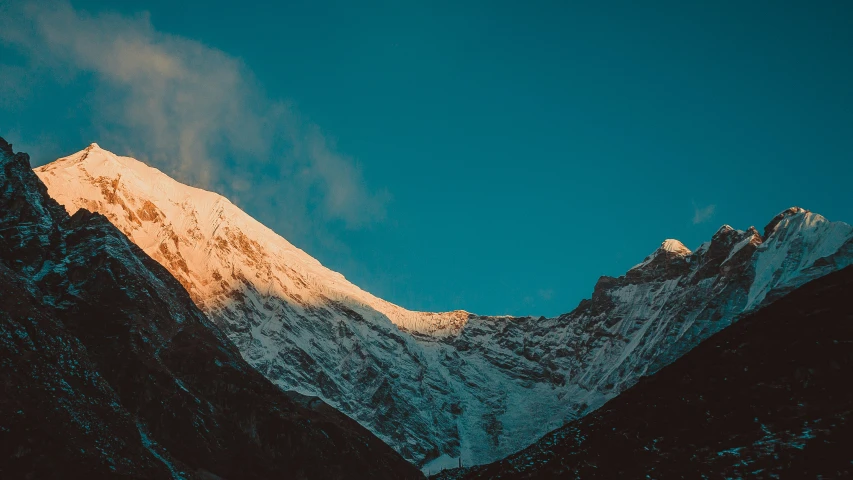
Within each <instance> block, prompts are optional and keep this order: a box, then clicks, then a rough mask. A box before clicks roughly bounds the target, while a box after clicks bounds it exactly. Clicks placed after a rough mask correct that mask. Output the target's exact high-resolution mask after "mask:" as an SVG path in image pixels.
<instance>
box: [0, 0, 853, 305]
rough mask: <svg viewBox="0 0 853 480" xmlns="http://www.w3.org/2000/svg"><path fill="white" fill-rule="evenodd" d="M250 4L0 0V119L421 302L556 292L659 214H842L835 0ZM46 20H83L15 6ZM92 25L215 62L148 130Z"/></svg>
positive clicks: (584, 286)
mask: <svg viewBox="0 0 853 480" xmlns="http://www.w3.org/2000/svg"><path fill="white" fill-rule="evenodd" d="M15 3H17V2H15ZM263 3H264V4H265V6H263V7H253V6H251V5H250V4H251V2H233V1H227V2H226V1H215V0H205V1H191V0H185V1H182V2H176V1H174V0H170V1H162V2H160V1H145V2H142V1H131V0H127V1H121V2H117V1H114V2H104V1H82V0H81V1H74V2H72V3H71V5H70V6H69V5H68V4H61V3H60V4H57V5H59V6H60V8H59V9H58V10H59V11H61V12H65V13H64V14H63V15H66V16H67V18H66V17H62V18H60V19H59V20H56V19H53V20H51V18H52V17H50V15H51V13H50V12H47V11H45V10H43V8H44V7H32V6H31V7H30V8H29V9H28V10H27V9H24V10H20V9H19V8H18V6H17V5H12V4H11V3H8V2H4V1H3V0H0V8H2V9H6V10H7V12H6V13H7V15H6V17H7V19H6V22H9V21H13V22H15V23H14V28H11V27H9V24H8V23H7V24H6V30H5V31H6V32H7V33H0V68H2V69H3V73H2V74H0V81H2V82H3V84H4V85H5V90H6V92H4V95H0V98H2V99H0V135H3V136H4V137H6V138H7V139H8V140H9V141H11V142H12V143H13V144H15V147H16V148H19V149H22V150H28V151H30V152H31V153H32V155H33V157H34V158H33V163H34V165H39V164H43V163H46V162H48V161H51V160H53V159H54V158H56V157H58V156H62V155H66V154H69V153H72V152H74V151H77V150H80V149H82V148H83V147H85V146H86V145H87V144H89V143H91V142H93V141H97V142H98V143H100V145H101V146H102V147H104V148H107V149H109V150H112V151H114V152H115V153H118V154H125V153H134V154H139V156H143V157H144V156H146V155H148V156H150V158H149V160H150V161H151V162H152V163H154V164H155V165H157V166H158V167H159V168H161V169H163V170H164V171H167V173H171V174H173V175H174V176H175V177H177V178H178V179H180V180H184V181H188V182H191V183H196V184H199V183H202V184H203V186H208V185H209V186H210V188H214V189H216V190H218V191H220V193H223V194H226V195H227V196H229V197H232V198H234V199H235V202H236V203H238V204H239V205H241V206H242V207H244V208H245V209H246V210H247V211H248V212H249V213H250V214H252V215H253V216H255V217H256V218H258V219H259V220H261V221H263V222H264V223H266V224H268V225H269V226H271V227H272V228H273V229H275V230H276V231H278V232H279V233H281V234H282V235H283V236H285V237H286V238H288V239H289V240H291V241H292V242H293V243H295V244H296V245H297V246H300V247H302V248H303V249H305V250H306V251H308V253H310V254H311V255H313V256H315V257H316V258H318V259H319V260H320V261H322V262H323V263H324V264H326V265H327V266H329V267H330V268H332V269H335V270H338V271H340V272H342V273H343V274H344V275H345V276H346V277H347V278H349V279H350V280H352V281H353V282H354V283H356V284H358V285H360V286H361V287H363V288H365V289H366V290H369V291H371V292H373V293H374V294H376V295H378V296H380V297H383V298H386V299H388V300H390V301H392V302H395V303H398V304H401V305H403V306H405V307H407V308H411V309H420V310H451V309H456V308H461V309H466V310H469V311H473V312H477V313H483V314H504V313H507V314H535V315H539V314H542V315H555V314H559V313H563V312H566V311H569V310H571V309H572V308H574V307H575V306H576V305H577V303H578V301H579V300H581V299H582V298H584V297H588V296H589V295H590V294H591V292H592V287H593V285H594V284H595V281H596V279H597V278H598V277H599V276H600V275H620V274H622V273H624V272H625V271H626V270H627V269H628V268H630V267H631V266H633V265H635V264H636V263H639V262H640V261H642V259H643V257H645V256H646V255H647V254H648V253H650V252H651V251H652V250H654V249H655V248H656V247H657V246H658V245H659V244H660V242H662V241H663V240H664V239H666V238H677V239H680V240H682V241H683V242H684V243H685V244H686V245H687V246H688V247H689V248H696V247H697V246H698V245H699V244H700V243H701V242H702V241H704V240H707V239H709V238H710V236H711V235H712V234H713V233H714V232H715V231H716V229H717V228H718V227H719V226H720V225H722V224H730V225H732V226H733V227H735V228H740V229H745V228H747V227H749V226H750V225H756V226H757V227H758V228H759V229H761V228H762V227H763V226H764V224H765V223H766V222H767V221H769V220H770V218H771V217H772V216H773V215H775V214H776V213H778V212H779V211H781V210H783V209H785V208H787V207H789V206H792V205H798V206H801V207H804V208H808V209H810V210H812V211H815V212H818V213H821V214H823V215H824V216H826V217H828V218H829V219H831V220H843V221H846V222H848V223H851V222H853V195H851V180H853V2H849V1H838V2H833V1H826V2H798V4H795V3H787V2H758V1H755V2H653V3H654V5H652V4H649V3H648V2H646V3H647V4H646V5H645V6H638V5H636V4H637V3H638V2H493V1H489V2H474V1H470V2H434V1H430V2H409V1H402V2H380V3H365V2H320V1H310V2H309V1H306V2H282V3H283V5H278V6H274V7H273V6H267V5H266V4H267V3H269V2H263ZM355 3H359V4H360V6H358V7H356V6H353V4H355ZM460 3H463V4H464V5H463V6H460V5H459V4H460ZM685 3H689V4H690V5H685ZM806 3H813V5H807V4H806ZM10 12H11V13H10ZM106 12H111V14H110V15H106V16H105V13H106ZM144 12H148V13H147V16H146V14H145V13H144ZM10 19H11V20H10ZM45 19H47V20H45ZM69 19H70V20H69ZM53 21H55V22H57V23H56V24H55V25H59V26H64V25H74V24H75V22H82V23H79V25H80V28H74V29H72V28H71V27H69V33H63V34H62V35H60V36H61V39H57V38H52V37H51V34H50V33H49V32H48V33H46V30H45V28H41V29H39V27H37V26H31V25H36V24H39V22H42V23H41V25H42V27H44V26H45V25H48V26H49V25H54V24H52V23H50V22H53ZM125 21H127V23H126V24H125V23H123V22H125ZM0 27H3V25H2V24H0ZM57 28H58V27H57ZM10 29H11V30H10ZM9 31H12V32H13V33H8V32H9ZM129 31H131V32H137V33H134V35H135V36H132V37H128V32H129ZM15 32H17V33H15ZM140 32H141V33H140ZM76 35H80V36H81V38H79V39H77V38H76V37H75V36H76ZM68 36H71V38H69V37H68ZM114 38H119V39H122V38H132V39H134V40H135V41H136V43H135V44H139V43H144V42H147V41H151V42H152V44H153V45H155V46H156V47H157V48H158V49H162V52H165V54H172V53H174V54H175V55H177V58H182V59H188V60H187V65H189V66H190V67H193V66H195V65H200V67H199V68H200V70H201V71H202V72H203V73H204V74H203V75H201V76H202V77H204V78H203V79H201V80H199V79H195V80H193V82H195V83H192V85H193V87H192V90H194V91H197V90H199V88H198V86H199V85H204V84H203V83H199V82H205V81H207V80H210V81H220V82H223V83H221V84H216V86H215V87H211V91H212V92H214V94H211V95H208V96H205V95H203V94H198V95H199V96H197V97H191V98H192V99H199V100H193V101H192V102H188V104H187V105H188V106H184V105H183V104H181V103H170V104H169V105H170V106H169V109H168V112H169V115H170V116H169V117H166V118H165V119H164V120H157V121H158V122H161V123H157V125H160V126H165V127H166V128H165V130H166V131H165V132H160V131H158V132H157V135H158V136H157V138H158V139H159V140H158V141H156V142H155V141H152V138H153V137H152V135H153V134H152V133H151V132H153V131H155V130H154V129H153V128H154V127H152V124H151V123H150V122H151V120H150V118H149V117H145V118H141V117H140V116H139V115H137V112H138V111H139V110H138V109H140V108H144V106H143V107H140V105H143V104H145V105H147V103H146V102H142V103H139V102H138V100H140V99H149V98H154V97H156V94H153V93H152V90H151V88H153V87H152V85H160V84H161V83H160V82H159V80H157V78H154V77H152V75H153V74H152V73H151V72H149V71H144V72H137V71H134V70H133V69H130V70H128V71H129V72H130V73H124V72H125V71H124V70H122V72H123V73H122V74H121V75H118V74H115V71H117V70H118V67H116V69H113V68H112V66H111V65H110V64H109V63H104V62H103V61H102V59H101V58H100V57H101V53H100V52H98V51H92V52H89V50H97V49H98V48H100V47H99V46H98V45H101V44H103V43H104V42H106V41H110V39H114ZM140 39H141V40H140ZM125 43H127V42H125ZM125 43H122V45H125ZM131 43H132V42H131ZM69 45H71V46H69ZM69 49H71V50H69ZM87 49H88V50H87ZM157 51H158V52H160V51H161V50H157ZM211 52H214V53H211ZM90 54H91V55H90ZM219 54H221V55H222V56H223V57H224V58H225V59H226V60H224V61H223V60H222V59H221V58H220V57H218V56H217V55H219ZM158 58H159V57H158ZM157 65H160V64H157ZM222 65H226V67H223V66H222ZM164 68H165V67H164ZM222 69H225V70H222ZM232 71H237V72H239V73H240V75H241V78H245V80H241V81H240V82H238V83H237V86H236V87H234V88H233V89H232V87H231V83H227V82H225V80H223V78H224V77H226V76H227V75H225V73H229V72H232ZM208 72H209V74H208ZM223 72H225V73H223ZM132 75H139V76H140V78H141V80H140V79H137V78H131V77H132ZM152 78H154V79H153V80H152ZM170 81H171V80H170ZM223 84H224V85H225V87H222V86H221V85H223ZM140 85H141V87H140ZM132 89H140V90H139V91H136V93H133V92H132ZM170 91H171V90H170ZM177 91H179V92H180V91H182V90H180V89H178V90H177ZM232 91H238V92H242V93H241V95H243V97H246V98H248V100H245V99H244V100H241V101H240V106H238V107H233V106H232V104H231V103H228V104H227V105H228V106H227V107H222V108H220V107H217V109H216V110H212V111H214V112H215V113H214V114H211V115H207V114H206V113H205V114H203V115H202V116H203V117H205V120H206V121H209V122H213V121H225V118H230V119H236V120H233V122H230V123H228V124H227V125H225V126H222V125H220V124H212V125H213V126H211V127H210V128H209V129H207V130H205V129H202V130H200V131H201V132H202V133H205V132H207V133H206V134H208V135H210V136H212V137H213V140H211V139H208V144H209V145H211V147H210V148H208V149H206V150H204V151H203V152H201V153H198V152H196V153H183V151H181V152H178V151H174V152H171V153H170V150H169V148H168V145H171V144H170V143H169V137H168V135H169V134H170V133H169V132H172V131H177V130H179V129H180V128H181V122H184V123H186V119H187V118H192V119H197V118H198V117H196V116H189V114H187V113H186V112H183V111H181V110H180V109H182V108H188V109H192V108H197V105H195V103H198V102H202V103H203V102H205V101H207V100H211V97H222V96H225V97H227V96H228V95H229V94H230V92H232ZM129 92H130V93H129ZM243 97H240V98H243ZM175 98H180V96H178V97H175ZM128 99H135V100H134V101H131V100H128ZM152 101H153V100H152ZM272 104H275V105H280V106H283V107H281V108H284V109H286V110H287V111H289V112H291V113H290V114H288V115H285V116H281V115H280V114H278V113H276V112H278V110H275V109H273V108H272V107H270V105H272ZM232 107H233V108H232ZM205 112H207V110H205ZM258 112H260V113H258ZM253 115H257V116H258V118H260V120H258V118H255V117H253ZM245 119H249V120H248V121H246V120H245ZM294 119H297V120H294ZM255 120H257V121H255ZM145 122H149V123H145ZM172 122H174V125H173V124H172ZM294 122H296V123H298V124H299V126H298V127H293V124H294ZM277 123H281V124H282V125H277ZM235 124H236V125H235ZM205 125H209V124H208V123H205ZM220 131H224V132H226V134H225V135H224V138H225V139H224V140H221V141H222V145H223V146H222V148H219V146H220V144H219V140H217V138H218V137H217V135H219V134H218V133H217V132H220ZM258 132H260V133H258ZM314 132H322V137H321V138H322V139H323V140H322V142H320V143H321V144H322V145H324V147H323V148H324V150H323V151H322V152H323V153H321V154H316V152H314V150H312V149H313V147H314V146H316V145H317V141H316V140H317V138H318V137H317V136H316V135H315V133H314ZM256 134H257V135H256ZM200 135H201V134H200ZM256 137H257V138H256ZM258 138H260V140H258ZM115 139H120V141H119V140H115ZM185 139H186V138H185V137H182V139H180V141H181V142H182V141H184V140H185ZM110 140H112V141H110ZM161 140H162V141H161ZM243 140H245V142H246V144H241V143H242V142H243ZM175 142H176V143H175V145H178V144H180V145H183V143H180V142H179V141H177V140H176V141H175ZM285 144H286V146H283V145H285ZM247 145H248V146H247ZM312 152H314V153H312ZM184 154H185V155H187V159H186V160H184V158H183V157H182V155H184ZM329 155H330V156H331V157H329ZM170 156H171V157H173V158H172V159H171V161H166V160H164V159H165V158H170ZM190 157H192V158H193V159H194V161H193V162H190V160H189V158H190ZM208 157H211V158H213V159H212V160H208ZM214 157H215V158H214ZM294 159H296V160H294ZM300 159H301V160H300ZM327 160H328V161H327ZM158 162H159V163H158ZM175 162H177V163H175ZM281 165H286V168H285V167H281ZM201 170H203V171H204V172H203V173H204V175H208V176H211V177H212V179H208V180H207V181H208V182H209V184H204V182H205V181H206V180H205V178H207V177H205V176H204V175H201V174H200V173H199V171H201ZM219 170H221V171H223V172H225V171H227V172H228V173H227V176H226V175H224V174H220V173H219ZM306 179H307V180H306ZM342 192H343V193H342Z"/></svg>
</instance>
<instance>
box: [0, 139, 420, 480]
mask: <svg viewBox="0 0 853 480" xmlns="http://www.w3.org/2000/svg"><path fill="white" fill-rule="evenodd" d="M0 367H2V372H3V373H2V393H0V458H2V460H1V461H0V477H2V478H10V479H11V478H65V477H67V476H69V475H73V476H74V477H75V478H83V477H85V478H104V477H115V476H123V477H130V478H172V479H180V478H186V479H222V478H227V479H234V478H258V479H260V478H318V479H319V478H322V479H326V478H353V477H359V478H362V477H364V478H371V477H372V478H387V479H397V478H422V475H421V473H420V472H419V471H418V469H417V468H415V467H414V466H413V465H411V464H410V463H409V462H407V461H405V460H404V459H403V458H402V457H400V456H399V455H398V454H397V453H396V452H394V451H393V450H392V449H391V448H390V447H388V446H387V445H386V444H384V443H383V442H382V441H380V440H379V439H378V438H376V437H375V436H374V435H373V434H371V433H370V432H369V431H368V430H366V429H365V428H363V427H362V426H360V425H359V424H358V423H357V422H355V421H353V420H351V419H350V418H348V417H347V416H345V415H343V414H341V413H339V412H338V411H336V410H334V409H333V408H331V407H329V406H328V405H326V404H325V403H324V402H323V401H322V400H320V399H317V398H314V397H305V396H303V395H300V394H297V393H293V392H290V393H287V392H283V391H282V390H280V389H279V388H277V387H276V386H275V385H273V384H272V383H271V382H270V381H269V380H267V379H266V378H265V377H264V376H262V375H261V374H260V373H258V372H257V371H256V370H255V369H254V368H252V367H251V366H250V365H249V364H248V363H247V362H246V361H245V360H243V358H242V357H241V355H240V352H239V350H238V349H237V348H236V347H235V346H234V344H233V343H232V342H231V341H230V340H228V338H227V337H226V336H225V335H224V334H223V333H222V332H221V331H220V330H219V328H217V327H216V326H215V325H213V324H212V323H211V322H210V321H209V320H208V318H207V317H206V316H205V314H204V313H202V312H201V311H200V310H199V309H198V307H196V305H195V304H194V303H193V301H192V300H191V299H190V296H189V295H188V294H187V292H186V291H185V290H184V288H182V287H181V285H180V283H178V282H177V281H176V280H175V279H174V277H173V276H172V275H171V274H170V273H169V272H168V271H167V270H166V269H165V268H163V267H162V266H161V265H160V264H159V263H157V262H155V261H154V260H152V259H151V258H150V257H149V256H148V255H147V254H146V253H145V252H143V251H142V250H141V249H140V248H138V247H137V246H136V245H135V244H133V243H132V242H131V241H129V240H128V238H127V237H126V236H125V235H124V234H123V233H121V232H120V231H119V230H118V229H116V228H115V226H113V224H111V223H110V222H109V221H108V220H107V219H106V218H105V217H104V216H102V215H100V214H97V213H92V212H89V211H87V210H83V209H79V210H76V212H75V214H74V215H73V216H69V215H68V214H67V213H66V211H65V209H63V208H62V207H61V206H60V205H59V204H58V203H56V201H54V200H53V199H51V198H50V197H49V196H48V195H47V189H46V188H45V186H44V185H43V184H42V182H41V181H40V180H39V179H38V177H37V176H36V175H35V173H34V172H33V170H32V169H31V167H30V164H29V158H28V156H27V155H26V154H23V153H17V154H15V153H13V151H12V147H11V145H9V144H8V143H6V142H5V141H4V140H2V139H0Z"/></svg>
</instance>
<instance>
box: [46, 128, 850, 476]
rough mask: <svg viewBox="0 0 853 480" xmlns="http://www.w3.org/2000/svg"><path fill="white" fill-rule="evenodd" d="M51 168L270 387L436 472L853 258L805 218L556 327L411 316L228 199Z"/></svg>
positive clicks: (675, 258)
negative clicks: (331, 412) (183, 293)
mask: <svg viewBox="0 0 853 480" xmlns="http://www.w3.org/2000/svg"><path fill="white" fill-rule="evenodd" d="M36 173H37V174H38V175H39V177H40V178H41V179H42V180H43V181H44V183H45V184H46V185H47V186H48V189H49V192H50V195H51V196H53V197H54V198H55V199H57V200H58V201H59V202H60V203H61V204H63V205H64V206H65V208H66V209H67V210H68V212H69V213H74V212H76V211H77V210H78V209H80V208H86V209H89V210H92V211H96V212H99V213H101V214H103V215H105V216H106V217H107V218H109V220H110V221H111V222H112V223H113V224H115V225H116V226H117V227H118V228H119V229H120V230H122V231H123V232H124V233H125V234H126V235H127V236H128V237H129V238H130V239H131V240H132V241H133V242H134V243H136V244H137V245H139V246H140V247H141V248H142V249H143V250H144V251H145V252H146V253H148V254H149V255H151V257H152V258H154V259H155V260H157V261H158V262H160V263H161V264H162V265H163V266H164V267H166V268H167V269H168V270H169V271H170V272H171V273H172V274H173V275H174V276H175V277H176V278H177V279H178V280H179V281H180V282H181V283H182V284H183V285H184V287H185V288H186V289H187V291H188V292H189V293H190V295H191V296H192V299H193V300H194V301H195V303H196V304H197V305H198V306H199V307H200V308H201V309H202V310H203V311H204V312H205V313H207V314H208V316H209V317H210V318H211V319H212V320H213V321H214V322H215V323H216V324H217V325H218V326H219V327H220V328H221V329H222V330H223V331H224V332H225V333H226V334H227V335H228V337H229V338H230V339H231V340H232V341H233V342H234V343H235V344H236V345H237V347H238V348H239V349H240V352H241V353H242V355H243V357H244V358H245V359H246V360H247V361H248V362H249V363H251V364H252V365H253V366H255V367H256V368H257V369H258V370H259V371H260V372H261V373H263V374H264V375H265V376H267V378H269V379H270V380H272V381H273V382H274V383H276V384H277V385H279V386H280V387H282V388H284V389H292V390H296V391H299V392H301V393H304V394H308V395H317V396H319V397H321V398H323V399H324V400H326V401H328V402H329V403H330V404H331V405H333V406H334V407H336V408H338V409H340V410H341V411H343V412H345V413H347V414H348V415H350V416H351V417H352V418H354V419H356V420H357V421H358V422H360V423H361V424H362V425H364V426H366V427H367V428H369V429H370V430H371V431H373V432H374V433H376V435H377V436H379V437H380V438H382V439H383V440H384V441H386V442H387V443H389V444H390V445H391V446H392V447H394V448H395V449H396V450H397V451H398V452H400V453H401V454H402V455H403V456H404V457H405V458H407V459H409V460H411V461H412V462H414V463H416V464H418V465H419V466H421V467H422V468H423V470H424V471H430V470H432V471H435V469H437V468H440V467H442V466H451V465H453V466H455V465H456V464H457V463H458V461H459V458H460V457H461V460H462V461H463V463H464V464H466V465H471V464H478V463H486V462H490V461H494V460H497V459H499V458H503V457H505V456H506V455H508V454H510V453H513V452H516V451H518V450H520V449H522V448H524V447H526V446H527V445H529V444H530V443H531V442H533V441H535V440H536V439H538V438H540V437H541V436H542V435H544V434H545V433H546V432H548V431H551V430H553V429H555V428H557V427H560V426H562V425H563V424H565V423H567V422H570V421H572V420H574V419H576V418H579V417H581V416H583V415H585V414H587V413H589V412H591V411H593V410H594V409H595V408H597V407H599V406H601V405H602V404H604V402H606V401H607V400H609V399H611V398H613V397H615V396H616V395H618V394H619V393H620V392H622V391H624V390H626V389H627V388H629V387H630V386H632V385H633V384H634V383H636V382H637V380H638V379H639V378H640V377H641V376H643V375H646V374H649V373H652V372H654V371H656V370H658V369H659V368H661V367H663V366H665V365H667V364H669V363H670V362H672V361H673V360H675V359H677V358H678V357H680V356H681V355H683V354H684V353H686V352H687V351H689V350H690V349H691V348H693V347H694V346H696V345H697V344H698V343H699V342H700V341H702V340H704V339H706V338H708V337H710V336H711V335H713V334H714V333H716V332H719V331H720V330H722V329H723V328H725V327H727V326H729V325H731V324H732V323H733V322H735V321H736V320H737V319H738V318H740V317H741V316H742V315H744V314H746V313H749V312H752V311H755V310H756V309H758V308H760V307H762V306H763V305H767V304H769V303H770V302H772V301H773V300H774V299H776V298H779V297H780V296H782V295H784V294H785V293H787V292H789V291H791V290H792V289H794V288H796V287H798V286H800V285H802V284H804V283H806V282H807V281H809V280H812V279H815V278H818V277H821V276H823V275H826V274H827V273H830V272H832V271H835V270H838V269H840V268H843V267H844V266H846V265H849V264H850V263H851V262H853V228H851V227H850V226H849V225H847V224H844V223H841V222H830V221H828V220H826V219H825V218H824V217H822V216H820V215H818V214H815V213H812V212H809V211H807V210H803V209H800V208H791V209H788V210H786V211H784V212H782V213H781V214H779V215H778V216H777V217H776V218H774V219H772V221H771V222H770V223H769V224H768V225H767V226H766V227H765V228H764V229H763V230H762V231H758V230H756V229H754V228H749V229H747V230H736V229H733V228H731V227H728V226H724V227H722V228H720V230H719V231H718V232H717V233H716V234H715V235H714V236H713V237H712V238H711V240H710V241H708V242H706V243H704V244H703V245H701V246H700V247H699V248H697V249H696V251H690V250H689V249H687V248H686V247H685V246H684V245H682V244H681V243H680V242H678V241H676V240H667V241H666V242H664V243H663V244H662V245H661V247H660V248H659V249H658V250H656V251H655V252H653V253H652V254H651V255H649V257H648V258H646V259H645V260H644V261H643V262H642V263H640V264H639V265H637V266H636V267H634V268H632V269H631V270H629V271H628V272H627V273H626V274H625V275H624V276H621V277H619V278H611V277H602V278H601V279H600V280H599V281H598V283H597V284H596V286H595V289H594V291H593V295H592V298H591V299H589V300H585V301H583V302H581V304H580V305H579V306H578V307H577V308H576V309H575V310H573V311H572V312H570V313H567V314H565V315H561V316H558V317H555V318H534V317H522V318H513V317H483V316H477V315H473V314H469V313H467V312H463V311H456V312H446V313H425V312H412V311H407V310H405V309H403V308H401V307H398V306H396V305H393V304H390V303H388V302H386V301H384V300H381V299H379V298H376V297H374V296H373V295H370V294H369V293H367V292H364V291H363V290H361V289H359V288H358V287H356V286H355V285H352V284H351V283H349V282H348V281H346V279H345V278H344V277H343V276H341V275H340V274H338V273H335V272H332V271H331V270H329V269H327V268H325V267H323V266H322V265H320V264H319V262H317V261H316V260H315V259H313V258H311V257H310V256H309V255H307V254H306V253H305V252H303V251H301V250H299V249H298V248H296V247H294V246H293V245H291V244H290V243H289V242H287V241H286V240H285V239H283V238H281V237H280V236H278V235H276V234H275V233H274V232H272V231H271V230H269V229H268V228H266V227H265V226H263V225H261V224H260V223H258V222H257V221H255V220H254V219H252V218H251V217H250V216H248V215H247V214H246V213H244V212H243V211H241V210H240V209H239V208H237V207H236V206H234V205H233V204H231V203H230V202H229V201H228V200H227V199H225V198H223V197H221V196H219V195H216V194H214V193H211V192H206V191H203V190H199V189H196V188H192V187H188V186H186V185H182V184H180V183H178V182H176V181H174V180H173V179H171V178H169V177H168V176H166V175H165V174H163V173H162V172H160V171H158V170H156V169H154V168H151V167H148V166H146V165H145V164H143V163H141V162H138V161H136V160H134V159H132V158H127V157H120V156H116V155H114V154H112V153H110V152H108V151H106V150H103V149H101V148H100V147H98V146H97V145H95V144H92V145H90V146H89V147H88V148H86V149H85V150H83V151H80V152H78V153H76V154H74V155H71V156H69V157H66V158H62V159H59V160H57V161H55V162H53V163H51V164H48V165H45V166H43V167H40V168H38V169H36Z"/></svg>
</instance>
